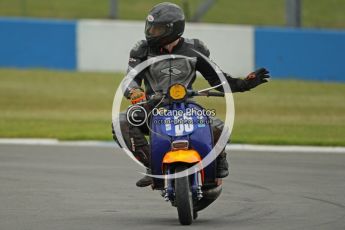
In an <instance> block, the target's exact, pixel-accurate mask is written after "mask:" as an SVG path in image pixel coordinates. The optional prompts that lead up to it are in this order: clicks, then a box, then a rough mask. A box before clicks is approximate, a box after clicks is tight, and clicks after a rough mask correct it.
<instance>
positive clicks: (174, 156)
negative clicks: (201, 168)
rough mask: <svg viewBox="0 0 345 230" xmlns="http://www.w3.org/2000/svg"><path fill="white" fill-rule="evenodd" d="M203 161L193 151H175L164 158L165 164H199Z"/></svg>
mask: <svg viewBox="0 0 345 230" xmlns="http://www.w3.org/2000/svg"><path fill="white" fill-rule="evenodd" d="M200 161H201V157H200V155H199V153H198V152H197V151H195V150H193V149H189V150H175V151H170V152H167V153H166V154H165V156H164V158H163V163H164V164H170V163H174V162H186V163H197V162H200Z"/></svg>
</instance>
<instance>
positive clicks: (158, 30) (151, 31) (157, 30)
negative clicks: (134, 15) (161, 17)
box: [145, 22, 167, 37]
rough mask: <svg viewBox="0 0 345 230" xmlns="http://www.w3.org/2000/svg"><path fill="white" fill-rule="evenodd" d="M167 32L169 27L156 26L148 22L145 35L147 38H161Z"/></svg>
mask: <svg viewBox="0 0 345 230" xmlns="http://www.w3.org/2000/svg"><path fill="white" fill-rule="evenodd" d="M166 32H167V27H166V25H164V24H154V23H150V22H147V23H146V26H145V34H146V36H147V37H159V36H162V35H163V34H165V33H166Z"/></svg>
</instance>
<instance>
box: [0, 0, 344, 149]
mask: <svg viewBox="0 0 345 230" xmlns="http://www.w3.org/2000/svg"><path fill="white" fill-rule="evenodd" d="M160 2H161V1H153V0H146V1H139V0H126V1H125V0H97V1H96V0H73V1H69V0H59V1H57V0H0V138H58V139H62V140H82V139H87V140H90V139H92V140H111V108H112V101H113V97H114V94H115V91H116V89H117V86H118V84H119V82H120V81H121V80H122V78H123V76H124V74H125V71H126V69H127V61H128V55H129V51H130V49H131V48H132V47H133V46H134V44H135V43H136V42H137V41H138V40H141V39H145V37H144V32H143V31H144V21H145V18H146V16H147V13H148V11H149V10H150V9H151V8H152V7H153V6H154V5H155V4H157V3H160ZM171 2H174V3H176V4H178V5H180V6H181V7H182V8H183V9H184V10H185V14H186V17H187V21H188V24H187V26H186V30H185V34H184V36H185V37H189V38H199V39H201V40H202V41H204V42H205V43H206V44H207V46H208V48H209V49H210V51H211V57H212V59H213V60H214V61H215V62H216V63H217V64H219V66H220V67H221V68H222V69H223V70H224V71H226V72H228V73H230V74H232V75H233V76H235V77H244V76H246V75H247V74H248V73H249V72H251V71H253V70H254V69H255V68H258V67H262V66H263V67H266V68H267V69H269V70H270V71H271V75H272V80H271V81H270V82H269V83H268V84H265V85H262V86H259V87H258V88H257V89H254V90H251V91H250V92H246V93H238V94H235V95H234V97H235V106H236V111H235V115H236V116H235V125H234V130H233V133H232V138H231V139H232V142H234V143H255V144H279V145H280V144H293V145H328V146H344V145H345V100H344V99H345V85H344V82H345V76H344V74H343V72H344V71H343V68H344V64H345V61H344V60H345V59H344V57H343V54H344V53H345V13H344V12H345V1H344V0H260V1H256V0H241V1H238V0H237V1H236V0H179V1H178V0H176V1H171ZM206 86H207V84H206V83H205V81H203V79H202V78H198V81H197V83H196V86H195V88H202V87H206ZM210 100H211V99H205V100H203V101H201V102H200V103H203V104H204V105H205V106H207V107H208V108H211V107H212V108H214V109H216V110H217V114H218V115H219V116H220V117H224V106H223V105H224V101H222V100H221V99H216V100H214V99H212V101H210ZM124 108H125V104H124Z"/></svg>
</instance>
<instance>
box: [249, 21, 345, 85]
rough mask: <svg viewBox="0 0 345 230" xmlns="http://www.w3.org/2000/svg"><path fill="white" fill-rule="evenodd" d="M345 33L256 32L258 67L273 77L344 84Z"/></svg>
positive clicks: (282, 30) (256, 60)
mask: <svg viewBox="0 0 345 230" xmlns="http://www.w3.org/2000/svg"><path fill="white" fill-rule="evenodd" d="M344 55H345V31H330V30H312V29H283V28H256V31H255V66H256V67H260V66H264V67H267V68H268V69H269V70H270V71H271V73H272V75H273V76H277V77H295V78H296V77H297V78H302V79H307V80H331V81H345V76H344V68H345V57H344Z"/></svg>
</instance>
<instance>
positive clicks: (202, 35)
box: [77, 20, 254, 76]
mask: <svg viewBox="0 0 345 230" xmlns="http://www.w3.org/2000/svg"><path fill="white" fill-rule="evenodd" d="M184 37H188V38H199V39H200V40H202V41H203V42H204V43H205V44H206V45H207V46H208V48H209V49H210V51H211V58H212V59H213V60H214V61H215V62H216V63H217V64H218V65H219V66H220V67H221V68H222V69H223V70H224V71H226V72H228V73H230V74H232V75H234V76H244V75H245V74H247V73H249V72H250V71H252V70H253V69H254V28H253V27H246V26H229V25H212V24H187V25H186V29H185V34H184ZM141 39H145V37H144V22H128V21H105V20H80V21H79V22H78V28H77V44H78V47H77V50H78V54H77V55H78V58H77V60H78V63H77V65H78V70H81V71H111V72H113V71H117V72H124V71H126V69H127V62H128V57H129V51H130V50H131V48H132V47H133V46H134V44H135V43H136V42H137V41H138V40H141Z"/></svg>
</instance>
